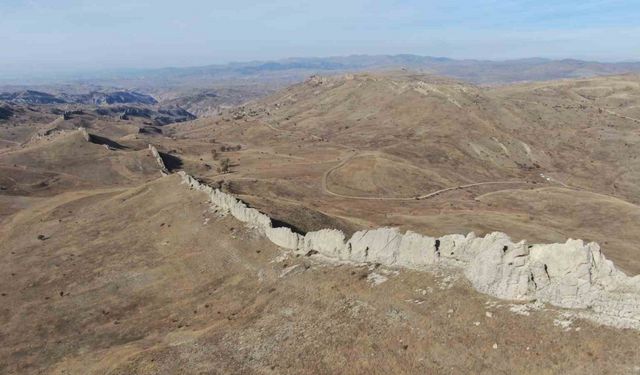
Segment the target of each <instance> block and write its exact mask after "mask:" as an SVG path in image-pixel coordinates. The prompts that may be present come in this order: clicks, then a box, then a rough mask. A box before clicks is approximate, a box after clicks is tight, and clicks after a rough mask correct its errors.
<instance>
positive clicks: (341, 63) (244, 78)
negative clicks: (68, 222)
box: [81, 54, 640, 88]
mask: <svg viewBox="0 0 640 375" xmlns="http://www.w3.org/2000/svg"><path fill="white" fill-rule="evenodd" d="M403 68H405V69H410V70H417V71H420V72H422V73H428V74H434V75H440V76H447V77H452V78H456V79H460V80H463V81H467V82H470V83H474V84H500V83H512V82H522V81H541V80H552V79H561V78H577V77H593V76H599V75H610V74H624V73H640V62H617V63H603V62H596V61H582V60H575V59H564V60H551V59H544V58H529V59H518V60H505V61H491V60H455V59H450V58H445V57H430V56H418V55H406V54H405V55H377V56H371V55H352V56H343V57H326V58H322V57H317V58H315V57H314V58H289V59H283V60H277V61H252V62H242V63H230V64H224V65H208V66H200V67H187V68H162V69H148V70H139V69H138V70H126V71H118V72H109V73H101V74H95V75H94V76H91V75H85V77H83V78H81V80H82V82H84V83H87V82H88V83H98V84H102V85H108V84H118V83H119V84H121V85H127V86H130V87H131V86H133V87H147V88H149V87H170V86H183V87H204V86H210V85H212V84H217V83H220V82H230V81H234V82H236V83H238V81H240V82H243V83H248V82H262V83H268V84H275V83H280V84H288V83H292V82H296V81H300V80H302V79H304V78H305V77H308V76H309V75H311V74H338V73H346V72H360V71H366V70H392V69H403Z"/></svg>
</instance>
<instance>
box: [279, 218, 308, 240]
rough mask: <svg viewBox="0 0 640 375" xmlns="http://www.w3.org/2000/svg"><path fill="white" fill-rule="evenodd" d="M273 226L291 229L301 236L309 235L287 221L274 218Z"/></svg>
mask: <svg viewBox="0 0 640 375" xmlns="http://www.w3.org/2000/svg"><path fill="white" fill-rule="evenodd" d="M271 226H272V227H274V228H289V229H291V231H292V232H293V233H298V234H299V235H301V236H304V235H305V234H307V233H306V232H305V231H303V230H302V229H300V228H298V227H296V226H295V225H293V224H289V223H287V222H285V221H282V220H278V219H274V218H271Z"/></svg>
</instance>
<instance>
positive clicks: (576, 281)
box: [150, 146, 640, 329]
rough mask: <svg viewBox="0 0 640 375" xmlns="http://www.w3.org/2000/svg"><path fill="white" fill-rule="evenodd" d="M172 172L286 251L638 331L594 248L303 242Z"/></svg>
mask: <svg viewBox="0 0 640 375" xmlns="http://www.w3.org/2000/svg"><path fill="white" fill-rule="evenodd" d="M150 148H151V146H150ZM152 152H153V150H152ZM156 152H157V151H156ZM178 173H179V174H180V176H181V177H182V180H183V182H184V183H186V184H188V185H189V186H190V187H191V188H193V189H196V190H200V191H202V192H204V193H206V194H207V195H208V196H209V197H210V199H211V203H212V204H214V205H215V206H216V207H217V208H218V209H220V210H222V211H224V212H228V213H230V214H231V215H232V216H233V217H235V218H236V219H238V220H240V221H242V222H244V223H247V225H249V226H251V227H254V228H256V229H258V230H259V231H261V232H262V233H264V234H265V235H266V237H267V238H268V239H269V240H270V241H271V242H273V243H274V244H276V245H277V246H279V247H282V248H284V249H288V250H291V251H294V252H296V253H304V254H306V253H308V252H309V251H314V252H317V253H319V254H321V255H323V256H325V257H328V258H333V259H336V260H342V261H350V262H356V263H367V262H371V263H380V264H383V265H385V266H390V267H403V268H410V269H414V270H427V269H430V268H433V267H437V266H447V267H456V268H460V269H462V271H463V273H464V275H465V276H466V277H467V279H469V281H470V282H471V284H472V285H473V287H474V288H475V289H477V290H478V291H480V292H482V293H486V294H489V295H492V296H494V297H497V298H501V299H507V300H515V301H529V300H540V301H543V302H547V303H550V304H552V305H555V306H559V307H564V308H576V309H588V310H589V311H590V312H593V313H594V314H596V315H593V316H592V318H594V319H596V320H597V321H598V322H600V323H603V324H607V325H611V326H615V327H624V328H635V329H640V276H636V277H628V276H627V275H625V274H624V273H623V272H621V271H619V270H618V269H616V267H615V266H614V264H613V263H612V262H611V261H609V260H607V259H606V258H605V257H604V255H603V254H602V253H601V251H600V247H599V246H598V244H596V243H588V244H585V243H584V242H583V241H582V240H572V239H569V240H568V241H567V242H565V243H556V244H535V245H529V244H527V243H526V241H520V242H518V243H514V242H513V241H512V240H511V239H510V238H509V236H507V235H506V234H504V233H500V232H494V233H490V234H488V235H486V236H484V237H477V236H476V235H475V234H473V233H470V234H468V235H467V236H463V235H460V234H451V235H446V236H443V237H439V238H434V237H429V236H423V235H421V234H418V233H414V232H406V233H401V232H399V231H398V230H397V229H395V228H378V229H372V230H363V231H359V232H356V233H354V234H353V236H352V237H351V238H350V239H347V238H346V237H345V235H344V233H342V232H341V231H339V230H335V229H323V230H319V231H315V232H309V233H307V234H305V235H304V236H302V235H300V234H298V233H294V232H292V231H291V230H290V229H289V228H283V227H278V228H274V227H273V226H272V223H271V219H270V218H269V217H268V216H266V215H265V214H263V213H261V212H259V211H258V210H256V209H253V208H250V207H247V206H246V205H245V204H244V203H243V202H241V201H239V200H238V199H236V198H235V197H234V196H232V195H230V194H226V193H223V192H221V191H219V190H217V189H213V188H211V187H210V186H206V185H204V184H201V183H200V182H199V181H197V180H196V179H194V178H193V177H191V176H189V175H188V174H186V173H184V172H178Z"/></svg>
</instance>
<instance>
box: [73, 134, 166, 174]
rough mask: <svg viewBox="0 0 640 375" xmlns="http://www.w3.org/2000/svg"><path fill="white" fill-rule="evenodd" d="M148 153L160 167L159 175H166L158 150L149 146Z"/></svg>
mask: <svg viewBox="0 0 640 375" xmlns="http://www.w3.org/2000/svg"><path fill="white" fill-rule="evenodd" d="M84 132H85V133H86V129H85V130H84ZM87 137H88V134H87ZM87 140H88V139H87ZM149 151H151V155H153V157H154V158H155V159H156V162H157V163H158V166H159V167H160V174H162V175H163V176H166V175H168V174H169V170H168V169H167V166H166V165H164V161H163V160H162V157H161V156H160V153H159V152H158V149H156V148H155V147H154V146H153V145H151V144H150V145H149Z"/></svg>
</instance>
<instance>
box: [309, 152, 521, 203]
mask: <svg viewBox="0 0 640 375" xmlns="http://www.w3.org/2000/svg"><path fill="white" fill-rule="evenodd" d="M369 154H375V153H360V154H354V155H351V156H349V157H347V158H346V159H344V160H343V161H341V162H340V163H338V164H336V165H335V166H333V167H331V168H329V169H328V170H327V171H326V172H324V174H323V175H322V184H321V186H322V192H323V193H325V194H328V195H332V196H334V197H339V198H347V199H361V200H378V201H413V200H424V199H429V198H432V197H435V196H436V195H439V194H442V193H446V192H448V191H452V190H457V189H466V188H470V187H474V186H483V185H514V184H530V182H528V181H522V180H520V181H486V182H475V183H471V184H464V185H457V186H451V187H448V188H443V189H439V190H436V191H432V192H430V193H426V194H423V195H418V196H414V197H365V196H357V195H345V194H340V193H336V192H334V191H331V189H329V186H328V183H327V180H328V177H329V175H330V174H331V173H332V172H334V171H335V170H337V169H340V168H341V167H343V166H344V165H345V164H347V163H348V162H349V161H351V160H353V159H354V158H356V157H362V156H367V155H369Z"/></svg>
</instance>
